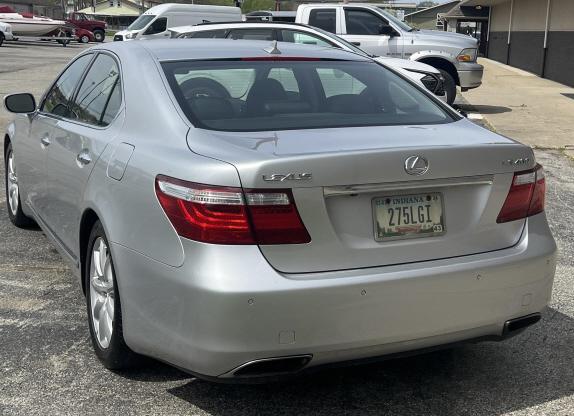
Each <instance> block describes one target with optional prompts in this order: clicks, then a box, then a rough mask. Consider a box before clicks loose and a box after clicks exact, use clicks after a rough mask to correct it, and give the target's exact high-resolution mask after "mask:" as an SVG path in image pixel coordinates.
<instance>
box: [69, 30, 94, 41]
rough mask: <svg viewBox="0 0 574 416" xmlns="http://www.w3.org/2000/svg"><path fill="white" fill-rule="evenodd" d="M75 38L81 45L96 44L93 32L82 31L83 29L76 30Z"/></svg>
mask: <svg viewBox="0 0 574 416" xmlns="http://www.w3.org/2000/svg"><path fill="white" fill-rule="evenodd" d="M74 29H75V31H74V33H75V38H76V39H77V40H78V42H80V43H88V42H95V41H96V38H95V36H94V34H93V33H92V32H90V31H89V30H87V29H82V28H81V27H76V28H74Z"/></svg>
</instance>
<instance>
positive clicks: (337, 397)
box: [0, 44, 574, 416]
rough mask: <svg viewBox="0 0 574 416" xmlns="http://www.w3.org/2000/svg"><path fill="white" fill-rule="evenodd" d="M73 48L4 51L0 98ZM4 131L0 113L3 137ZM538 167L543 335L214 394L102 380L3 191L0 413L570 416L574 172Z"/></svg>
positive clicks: (66, 274) (39, 78)
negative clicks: (547, 287)
mask: <svg viewBox="0 0 574 416" xmlns="http://www.w3.org/2000/svg"><path fill="white" fill-rule="evenodd" d="M80 48H81V47H80V46H76V45H71V46H69V47H68V48H62V47H61V46H59V47H56V46H46V45H36V44H35V45H26V46H21V45H18V46H17V47H14V48H12V46H10V45H8V47H6V46H3V47H2V48H0V95H4V94H6V93H9V92H15V91H23V90H29V91H32V92H34V93H36V94H37V97H38V96H39V95H40V94H41V92H42V90H43V89H44V88H45V87H46V86H47V84H48V83H49V81H50V80H51V79H53V78H54V76H55V74H56V73H57V72H58V71H59V70H60V69H61V68H62V66H63V65H65V63H66V62H67V61H68V59H70V58H71V57H72V56H73V55H75V54H76V53H78V52H79V50H80ZM8 119H9V116H8V115H7V114H6V112H5V111H4V110H3V109H2V110H0V129H1V130H2V131H3V130H4V128H5V125H6V122H7V120H8ZM549 128H552V126H549ZM571 128H572V126H571ZM0 140H1V138H0ZM536 155H537V158H538V160H539V162H540V163H542V164H543V165H544V166H545V168H546V174H547V184H548V185H547V186H548V194H547V214H548V218H549V221H550V224H551V228H552V230H553V232H554V235H555V238H556V240H557V243H558V246H559V250H560V254H559V257H558V269H557V273H556V280H555V286H554V292H553V300H552V302H551V305H550V307H549V308H548V309H547V310H546V311H545V312H544V315H543V319H542V321H541V323H539V324H537V325H536V326H534V327H532V328H531V329H530V330H528V331H527V332H525V333H523V334H521V335H519V336H517V337H515V338H512V339H510V340H507V341H505V342H501V343H496V342H487V343H482V344H473V345H467V346H463V347H460V348H456V349H452V350H446V351H440V352H435V353H431V354H426V355H421V356H417V357H411V358H403V359H399V360H392V361H386V362H382V363H377V364H371V365H363V366H358V367H349V368H343V369H330V370H325V371H323V372H320V373H316V374H312V375H309V376H305V377H303V378H300V379H295V380H290V381H288V382H283V383H274V384H266V385H220V384H213V383H209V382H206V381H202V380H197V379H194V378H193V377H190V376H189V375H187V374H185V373H183V372H180V371H178V370H176V369H174V368H172V367H169V366H167V365H164V364H161V363H158V362H155V361H152V360H149V361H148V362H145V363H144V365H143V367H142V368H141V369H139V370H133V371H130V372H125V373H113V372H110V371H107V370H105V369H104V368H103V367H102V366H101V365H100V363H99V362H98V360H97V359H96V357H95V355H94V354H93V353H92V349H91V345H90V341H89V335H88V327H87V320H86V311H85V301H84V298H83V296H82V293H81V290H80V288H79V286H78V283H77V281H76V280H75V277H74V276H73V275H72V273H71V272H70V271H69V270H68V269H67V267H66V266H65V264H64V263H63V262H62V260H61V258H60V257H59V255H58V254H57V253H56V251H55V250H54V249H53V248H52V246H51V245H50V244H49V242H48V241H47V239H46V237H45V236H44V235H43V233H42V232H41V231H39V230H38V229H31V230H20V229H17V228H15V227H13V226H12V225H11V223H10V221H9V220H8V214H7V212H6V203H5V202H6V196H5V193H4V189H3V188H2V190H1V191H0V415H52V414H53V415H56V414H57V415H60V414H65V415H76V414H86V415H122V416H126V415H132V414H134V415H135V414H138V415H139V414H142V415H143V414H145V415H147V414H149V415H183V414H192V415H279V414H298V415H354V414H361V415H453V416H454V415H457V416H458V415H476V416H487V415H488V416H490V415H573V414H574V284H573V283H574V277H573V273H572V272H573V270H574V256H573V253H574V237H573V236H574V225H573V224H574V210H573V209H572V207H573V206H574V162H573V161H572V160H571V159H569V158H567V157H566V156H565V155H564V154H563V153H562V152H560V151H558V150H548V151H547V150H544V151H543V150H538V151H536ZM0 176H1V177H2V178H4V163H3V162H1V163H0ZM421 319H424V317H421Z"/></svg>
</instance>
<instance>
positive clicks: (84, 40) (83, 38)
mask: <svg viewBox="0 0 574 416" xmlns="http://www.w3.org/2000/svg"><path fill="white" fill-rule="evenodd" d="M79 41H80V43H89V42H90V38H89V36H88V35H83V36H80V39H79Z"/></svg>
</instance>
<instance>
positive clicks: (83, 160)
mask: <svg viewBox="0 0 574 416" xmlns="http://www.w3.org/2000/svg"><path fill="white" fill-rule="evenodd" d="M76 161H77V162H78V165H79V166H80V167H82V166H86V165H87V164H89V163H90V162H91V161H92V158H91V157H90V152H88V151H87V150H82V151H81V152H80V153H78V156H77V157H76Z"/></svg>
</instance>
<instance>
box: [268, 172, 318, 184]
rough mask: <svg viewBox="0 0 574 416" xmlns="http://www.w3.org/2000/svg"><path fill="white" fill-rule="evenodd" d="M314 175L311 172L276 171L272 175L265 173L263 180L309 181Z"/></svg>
mask: <svg viewBox="0 0 574 416" xmlns="http://www.w3.org/2000/svg"><path fill="white" fill-rule="evenodd" d="M312 177H313V175H311V174H310V173H287V174H285V175H284V174H281V173H274V174H272V175H263V180H264V181H267V182H284V181H308V180H311V178H312Z"/></svg>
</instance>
